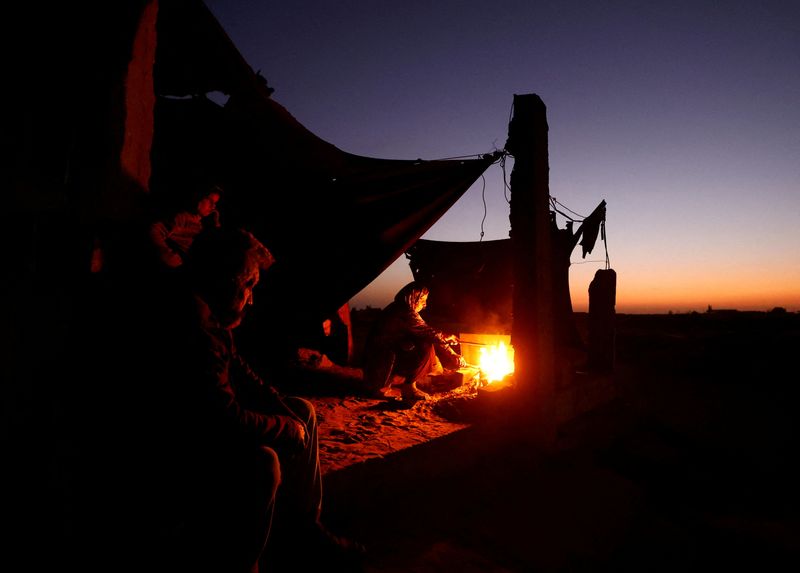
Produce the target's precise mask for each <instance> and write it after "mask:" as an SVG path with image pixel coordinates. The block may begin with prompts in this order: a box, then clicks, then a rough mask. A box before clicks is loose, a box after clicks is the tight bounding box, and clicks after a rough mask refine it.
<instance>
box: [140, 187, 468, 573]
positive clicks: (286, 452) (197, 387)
mask: <svg viewBox="0 0 800 573" xmlns="http://www.w3.org/2000/svg"><path fill="white" fill-rule="evenodd" d="M221 196H222V190H221V189H220V188H219V187H216V186H214V187H211V188H210V189H207V190H206V191H205V193H201V194H200V196H198V198H197V203H196V208H195V209H193V210H189V211H186V212H183V213H179V214H177V215H176V216H174V217H173V218H172V219H169V220H160V221H156V222H154V223H153V225H152V226H151V227H150V237H151V239H152V241H153V245H154V246H155V247H156V253H157V254H158V256H159V257H160V260H161V262H162V263H163V265H164V267H165V268H169V269H172V270H173V271H174V273H173V274H172V275H170V281H169V282H170V288H169V289H166V291H165V293H166V294H165V295H164V299H163V305H162V306H161V308H162V309H164V310H165V313H164V314H168V315H169V316H168V318H167V317H161V321H162V322H161V329H160V333H161V336H160V338H158V337H156V339H157V340H159V341H160V345H159V344H154V347H156V348H157V350H156V353H157V354H158V362H159V364H160V366H159V368H160V371H161V375H162V386H163V387H162V389H161V391H162V396H163V400H162V402H163V407H162V411H161V412H160V415H156V416H155V419H156V420H158V424H159V426H158V427H159V428H161V429H162V431H163V439H162V440H160V444H161V446H160V447H161V448H162V454H161V456H160V458H159V459H160V461H161V463H162V464H163V469H165V470H166V471H164V474H165V475H169V476H171V478H170V479H171V480H172V483H171V485H172V486H174V489H172V490H169V491H173V492H174V491H180V492H181V497H182V498H183V499H184V500H185V505H184V506H182V510H181V511H183V512H184V516H186V521H185V528H186V531H185V533H186V536H187V537H188V538H190V539H193V540H194V541H195V542H196V543H195V545H194V552H195V554H196V555H198V556H199V558H200V559H201V560H202V562H203V564H204V565H205V566H206V567H207V568H208V567H210V569H207V570H215V571H226V572H235V571H243V572H244V571H247V572H250V573H252V572H257V571H258V570H259V566H261V568H262V569H267V570H269V569H270V567H271V566H272V565H273V564H275V563H276V562H283V563H284V564H287V563H288V564H290V566H289V567H290V569H291V570H308V569H307V568H306V566H308V567H315V568H325V569H327V570H337V571H339V570H342V571H344V570H356V569H357V568H358V567H359V563H360V562H361V559H362V556H363V554H364V548H363V546H362V545H361V544H359V543H357V542H354V541H352V540H349V539H346V538H343V537H340V536H337V535H335V534H333V533H331V532H330V531H329V530H328V529H327V528H326V527H325V526H324V525H323V524H322V522H321V519H320V516H321V509H322V478H321V474H320V462H319V444H318V435H317V418H316V413H315V411H314V406H313V405H312V403H311V402H309V401H308V400H306V399H304V398H300V397H294V396H285V395H283V394H282V393H281V392H279V391H278V390H276V388H275V387H274V386H273V385H271V384H270V383H268V382H267V381H265V380H263V379H262V378H261V377H260V376H259V375H258V374H256V373H255V372H254V370H253V369H252V368H251V367H250V366H249V365H248V364H247V361H246V360H245V359H244V358H243V357H242V356H241V355H240V354H239V352H238V350H237V346H236V343H235V340H234V331H235V329H236V327H237V326H239V325H240V324H241V322H242V320H243V318H244V316H245V313H246V311H247V309H248V307H249V306H250V305H252V304H253V298H254V297H253V294H254V289H255V288H256V285H257V284H258V283H259V281H260V280H261V278H262V274H264V273H266V272H268V269H269V268H270V267H271V265H272V264H273V263H274V260H275V259H274V257H273V256H272V254H271V252H270V251H269V250H268V249H267V248H266V247H265V246H264V245H263V244H262V243H261V242H260V241H259V240H258V239H257V238H256V237H255V236H254V235H253V234H252V233H250V232H248V231H247V230H244V229H240V228H235V227H232V228H228V227H227V226H226V225H224V224H221V223H220V218H219V214H218V212H217V203H218V202H219V200H220V198H221ZM170 272H172V271H170ZM427 297H428V289H427V288H426V287H425V286H424V285H420V284H417V283H415V282H412V283H411V284H409V285H406V286H405V287H403V288H402V289H401V290H400V291H399V292H398V293H397V296H396V297H395V300H394V301H393V302H392V303H391V304H390V305H388V306H387V307H386V309H384V311H383V313H382V315H381V317H380V318H379V319H378V320H377V321H376V323H375V325H374V327H373V329H372V332H371V333H370V335H369V339H368V341H367V348H366V356H365V363H364V383H365V393H366V394H367V395H368V396H372V397H376V398H380V399H384V398H388V392H387V391H388V389H389V388H390V387H391V385H392V383H396V384H397V383H399V384H400V386H401V389H402V391H401V398H402V399H403V400H408V401H416V400H421V399H425V398H426V397H427V395H426V394H425V393H424V392H422V391H421V390H420V389H419V388H417V384H416V383H417V382H418V381H419V380H420V379H421V378H422V377H423V376H425V375H426V374H427V373H428V372H429V371H430V370H431V369H432V368H433V365H434V363H435V361H436V360H437V359H438V360H440V361H441V362H442V365H443V366H444V367H447V368H454V369H455V368H460V367H463V366H464V365H465V363H464V359H463V358H462V357H461V356H460V355H459V354H458V353H457V352H456V351H455V349H454V346H453V345H454V343H456V342H457V339H456V338H455V336H453V335H449V336H448V335H445V334H444V333H442V332H440V331H438V330H436V329H434V328H432V327H431V326H429V325H428V324H426V322H425V321H424V320H423V319H422V317H421V316H420V314H419V313H420V311H422V310H423V309H424V308H425V305H426V302H427ZM398 379H399V381H398ZM176 452H180V454H176ZM168 481H169V480H168ZM198 500H202V505H199V504H198V503H197V501H198ZM312 556H313V558H314V559H316V560H317V561H316V565H313V566H311V565H308V564H306V565H303V564H302V560H303V559H309V558H311V557H312Z"/></svg>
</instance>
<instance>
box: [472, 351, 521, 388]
mask: <svg viewBox="0 0 800 573" xmlns="http://www.w3.org/2000/svg"><path fill="white" fill-rule="evenodd" d="M478 366H480V369H481V373H482V374H483V375H484V376H485V377H486V382H487V384H491V383H492V382H497V381H499V380H502V379H503V378H505V377H506V376H507V375H508V374H511V373H512V372H514V349H513V348H511V347H506V345H505V343H504V342H503V341H502V340H501V341H500V342H498V343H497V344H487V345H486V346H483V347H481V349H480V358H479V362H478Z"/></svg>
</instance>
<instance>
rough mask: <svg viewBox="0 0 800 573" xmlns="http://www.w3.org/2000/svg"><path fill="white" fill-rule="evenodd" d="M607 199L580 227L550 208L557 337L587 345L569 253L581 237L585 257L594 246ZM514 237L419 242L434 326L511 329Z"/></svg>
mask: <svg viewBox="0 0 800 573" xmlns="http://www.w3.org/2000/svg"><path fill="white" fill-rule="evenodd" d="M605 216H606V202H605V201H601V202H600V204H599V205H598V206H597V207H596V208H595V210H594V211H593V212H592V213H591V214H590V215H589V216H588V217H586V219H584V220H583V222H582V223H581V225H580V226H579V227H578V229H577V230H575V231H574V232H573V230H572V226H571V225H569V226H568V227H567V228H566V229H559V228H558V226H557V225H556V222H555V213H554V212H552V211H551V219H550V221H551V228H550V229H551V237H552V245H553V258H552V265H553V269H552V271H553V272H552V276H553V311H554V314H555V318H556V325H555V328H556V339H557V340H558V341H559V343H560V344H562V345H564V346H569V347H574V348H582V347H583V345H584V344H583V341H582V339H581V337H580V334H579V333H578V330H577V327H576V325H575V321H574V317H573V314H572V312H573V309H572V299H571V296H570V290H569V267H570V255H571V254H572V251H573V250H574V248H575V246H576V245H577V244H578V241H579V240H580V244H581V246H582V251H583V257H584V258H585V257H586V254H588V253H591V252H592V249H593V248H594V245H595V242H596V240H597V236H598V234H599V232H600V227H601V224H602V223H604V222H605ZM511 246H512V245H511V239H503V240H497V241H477V242H448V241H429V240H419V241H417V242H416V243H415V244H414V245H413V246H412V247H411V248H410V249H408V251H407V252H406V257H408V259H409V266H410V267H411V273H412V274H413V276H414V279H415V280H419V281H422V282H424V283H425V284H427V285H428V286H429V287H430V289H431V292H430V295H429V297H428V307H427V309H426V310H425V311H424V313H423V314H425V318H426V319H427V320H428V321H429V322H430V323H431V324H434V325H437V326H439V327H441V328H448V329H450V330H460V331H462V332H483V333H489V332H493V333H505V334H507V333H509V332H510V329H511V320H512V289H513V284H514V276H513V261H512V254H511V251H512V248H511Z"/></svg>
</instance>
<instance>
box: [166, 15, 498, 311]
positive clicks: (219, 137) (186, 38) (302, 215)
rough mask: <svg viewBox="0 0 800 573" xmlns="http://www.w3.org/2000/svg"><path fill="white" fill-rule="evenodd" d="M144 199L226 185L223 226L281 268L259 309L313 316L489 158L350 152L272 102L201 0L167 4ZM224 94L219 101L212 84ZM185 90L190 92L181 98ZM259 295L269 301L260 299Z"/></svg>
mask: <svg viewBox="0 0 800 573" xmlns="http://www.w3.org/2000/svg"><path fill="white" fill-rule="evenodd" d="M158 39H159V41H158V48H157V52H156V64H155V68H154V69H155V86H156V92H157V94H156V95H157V102H156V111H155V133H154V142H153V176H152V178H151V195H152V197H153V200H154V201H159V200H162V199H164V197H168V196H170V195H175V194H179V193H185V192H187V187H192V186H194V185H197V184H201V182H203V181H207V182H213V183H216V184H219V185H221V186H222V187H223V189H224V190H225V194H224V198H223V201H222V202H221V203H220V210H221V212H222V222H223V224H238V225H242V226H245V227H247V228H249V229H250V230H252V231H253V232H254V233H255V234H256V236H258V237H259V238H260V239H261V240H262V242H264V244H265V245H266V246H267V247H268V248H269V249H270V250H271V251H272V252H273V254H274V255H275V257H276V261H277V262H276V264H275V265H274V266H273V267H272V268H271V269H270V271H269V279H268V280H265V281H264V287H263V288H264V290H265V291H266V296H263V295H262V301H261V302H259V305H257V306H259V307H261V309H263V310H262V312H268V313H270V314H272V315H275V314H277V315H278V316H279V317H281V316H283V317H286V316H287V313H288V311H287V309H292V311H291V312H292V316H293V317H292V320H293V321H298V320H300V321H302V320H305V319H307V320H309V321H310V322H319V321H321V320H323V318H324V317H325V316H327V315H329V314H331V313H332V312H335V311H336V309H338V308H339V307H341V305H342V304H345V303H346V302H347V301H348V300H349V299H350V298H351V297H353V296H354V295H356V294H358V292H359V291H361V290H362V289H363V288H364V287H366V286H367V285H368V284H369V283H370V282H372V281H373V280H374V279H375V278H376V277H377V276H378V275H379V274H380V273H381V272H383V271H384V270H385V269H386V268H387V267H388V266H389V265H390V264H391V263H392V262H394V261H395V260H396V259H397V258H398V257H400V256H401V255H402V254H403V253H404V252H405V251H406V250H407V249H409V248H410V247H411V246H412V245H413V244H414V242H415V241H417V239H419V237H421V236H422V235H423V234H424V233H425V232H426V231H427V230H428V229H429V228H430V227H431V226H432V225H433V224H434V223H435V222H436V221H437V220H438V219H439V218H440V217H441V216H442V215H443V214H444V213H445V212H446V211H447V210H448V209H449V208H450V207H451V206H452V205H453V204H454V203H455V202H456V201H457V200H458V199H459V198H460V197H461V196H462V195H463V194H464V193H465V192H466V191H467V189H468V188H469V187H470V186H471V185H472V184H473V183H474V182H475V180H477V178H478V177H480V176H481V174H482V173H483V172H484V171H485V170H486V169H487V168H488V166H489V165H491V164H492V162H493V161H494V160H495V159H496V157H495V156H494V155H488V156H483V157H477V158H476V159H468V160H437V161H422V160H397V159H380V158H372V157H365V156H360V155H355V154H351V153H347V152H344V151H342V150H341V149H339V148H337V147H336V146H334V145H332V144H330V143H328V142H326V141H324V140H322V139H321V138H319V137H317V136H316V135H314V134H313V133H312V132H310V131H309V130H308V129H307V128H305V127H304V126H303V125H302V124H300V123H299V122H298V121H297V120H296V119H295V118H294V117H293V116H292V115H291V114H290V113H289V112H288V111H287V110H286V109H285V108H284V107H283V106H281V105H280V104H279V103H278V102H276V101H275V100H274V99H272V97H271V94H272V89H271V88H269V87H268V86H267V84H266V81H265V80H264V78H262V77H260V76H259V75H258V74H256V73H254V72H253V70H252V69H251V68H250V66H249V65H247V64H246V62H245V61H244V59H243V58H242V56H241V54H240V53H239V52H238V50H236V48H235V46H233V44H232V43H231V41H230V39H229V38H228V37H227V35H226V34H225V32H224V31H223V30H222V28H221V27H220V26H219V24H218V22H216V20H215V19H214V17H213V15H212V14H211V13H210V12H209V11H208V9H207V8H206V7H205V6H204V5H203V4H202V3H201V2H192V1H189V0H172V1H169V0H162V1H161V7H160V12H159V23H158ZM215 91H217V92H222V93H225V94H227V95H228V99H227V101H226V102H225V103H224V104H218V103H215V102H214V101H212V100H211V99H208V97H206V94H207V93H209V92H215ZM187 96H188V97H187ZM265 303H266V304H265Z"/></svg>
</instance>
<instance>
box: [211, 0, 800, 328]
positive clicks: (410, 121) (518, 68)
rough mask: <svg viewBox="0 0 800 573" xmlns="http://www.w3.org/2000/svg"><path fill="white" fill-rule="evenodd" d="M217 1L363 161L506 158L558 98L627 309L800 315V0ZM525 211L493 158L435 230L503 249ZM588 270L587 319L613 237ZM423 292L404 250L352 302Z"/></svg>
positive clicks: (561, 191) (278, 80) (560, 182)
mask: <svg viewBox="0 0 800 573" xmlns="http://www.w3.org/2000/svg"><path fill="white" fill-rule="evenodd" d="M207 5H208V6H209V8H210V9H211V10H212V12H213V13H214V15H215V16H216V17H217V19H218V20H219V22H220V24H221V25H222V27H223V28H224V29H225V31H226V32H227V33H228V34H229V36H230V37H231V39H232V40H233V42H234V44H235V45H236V46H237V47H238V49H239V50H240V52H241V53H242V55H243V56H244V58H245V59H246V60H247V62H248V63H249V64H250V66H251V67H252V68H253V69H254V70H256V71H259V70H260V72H261V73H262V75H264V77H266V78H267V81H268V83H269V85H270V86H272V87H273V88H275V93H274V94H273V98H274V99H275V100H276V101H277V102H279V103H280V104H282V105H283V106H284V107H286V108H287V109H288V111H289V112H290V113H292V114H293V115H294V116H295V117H296V118H297V119H298V121H300V122H301V123H302V124H303V125H305V126H306V127H307V128H308V129H310V130H311V131H312V132H314V133H315V134H316V135H318V136H319V137H321V138H322V139H324V140H326V141H328V142H330V143H332V144H334V145H336V146H337V147H339V148H340V149H342V150H344V151H347V152H350V153H355V154H359V155H365V156H371V157H381V158H391V159H416V158H422V159H440V158H449V157H460V156H470V155H477V154H482V153H486V152H491V151H494V150H496V149H502V148H503V146H504V144H505V141H506V137H507V133H508V121H509V117H510V113H511V104H512V102H513V96H514V94H527V93H535V94H537V95H539V96H540V97H541V98H542V100H543V101H544V103H545V105H546V106H547V118H548V124H549V126H550V132H549V161H550V194H551V196H552V197H554V198H556V199H557V200H558V201H559V202H560V203H561V204H563V205H565V206H566V207H567V208H569V209H570V210H572V211H574V212H575V213H577V214H579V215H581V216H586V215H588V214H589V213H590V212H591V211H592V210H593V209H594V208H595V207H596V206H597V204H598V203H599V202H600V201H601V200H605V201H606V202H607V205H608V207H607V208H608V215H607V239H608V255H609V258H610V261H611V267H612V268H613V269H615V270H616V272H617V275H618V285H617V311H618V312H633V313H637V312H659V313H660V312H667V311H674V312H686V311H692V310H697V311H704V310H706V308H707V307H708V305H711V306H712V307H713V308H717V309H720V308H738V309H740V310H769V309H771V308H773V307H776V306H782V307H785V308H787V309H788V310H800V2H797V1H787V2H773V1H760V2H753V1H750V2H740V1H727V0H726V1H725V2H719V1H715V2H701V1H691V2H682V1H681V2H670V3H650V2H640V1H635V2H627V1H620V2H603V1H591V2H590V1H584V2H570V1H553V2H539V1H534V0H531V1H502V0H496V1H494V2H485V1H483V2H475V1H471V0H470V1H435V2H433V1H427V2H420V1H415V0H406V1H403V2H381V1H321V0H320V1H303V0H298V1H294V2H281V3H278V2H267V1H250V2H245V1H239V2H237V1H231V0H216V1H209V2H207ZM512 167H513V160H512V159H509V161H508V162H507V164H506V172H507V175H510V173H511V168H512ZM484 198H485V202H486V213H485V221H483V219H484V206H483V205H484V201H483V199H484ZM508 215H509V209H508V204H507V203H506V199H505V196H504V188H503V171H502V169H501V168H500V166H499V165H494V166H492V167H491V168H490V169H489V170H488V171H487V172H486V173H485V178H484V179H479V180H478V181H477V182H476V184H475V185H473V187H472V188H471V189H470V190H469V191H468V192H467V193H466V194H465V195H464V196H463V197H462V199H461V200H460V201H459V202H458V203H457V204H456V205H455V206H454V207H453V208H452V209H451V210H450V211H449V212H448V213H447V214H446V215H445V217H444V218H442V219H441V220H440V221H439V222H438V223H437V224H436V225H435V226H434V227H432V228H431V229H430V230H429V231H428V232H427V233H426V234H425V235H424V237H423V238H426V239H435V240H446V241H477V240H479V239H481V232H482V230H483V232H484V235H483V240H492V239H504V238H507V237H508V231H509V222H508ZM482 221H483V227H482ZM559 224H560V226H562V227H563V225H564V219H563V218H559ZM572 262H573V265H572V267H571V271H570V280H571V290H572V298H573V305H574V308H575V310H576V311H583V310H586V309H587V306H588V293H587V289H588V286H589V282H590V281H591V279H592V277H593V275H594V273H595V271H597V270H598V269H601V268H604V266H605V249H604V245H603V243H601V242H598V244H597V245H596V246H595V249H594V251H593V252H592V253H591V254H589V255H588V256H587V257H586V258H585V259H583V258H582V257H581V250H580V248H577V249H575V251H574V252H573V256H572ZM409 280H411V271H410V270H409V267H408V263H407V261H406V260H405V258H402V257H401V259H399V260H398V261H397V262H396V263H395V264H394V265H392V267H390V268H389V269H388V270H387V271H386V272H385V273H384V274H383V275H381V277H379V278H378V279H376V280H375V281H374V282H373V283H372V284H371V285H370V286H369V287H367V288H366V289H364V290H363V291H362V292H361V293H359V294H358V295H357V296H356V297H354V298H353V299H352V300H351V306H352V307H353V308H361V307H364V306H367V305H369V306H373V307H383V306H384V305H385V304H387V303H388V302H389V301H390V300H391V298H392V297H393V295H394V293H395V292H396V291H397V289H398V288H400V286H402V285H403V284H404V283H405V282H407V281H409Z"/></svg>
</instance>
